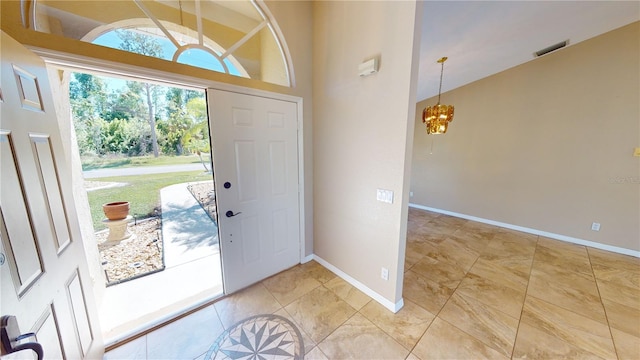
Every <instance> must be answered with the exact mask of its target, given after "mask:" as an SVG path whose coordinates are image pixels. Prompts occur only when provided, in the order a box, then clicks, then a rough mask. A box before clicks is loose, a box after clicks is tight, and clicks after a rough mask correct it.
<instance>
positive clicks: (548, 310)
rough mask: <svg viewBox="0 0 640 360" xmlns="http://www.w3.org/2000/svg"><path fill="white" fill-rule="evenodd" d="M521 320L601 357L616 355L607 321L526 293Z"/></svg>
mask: <svg viewBox="0 0 640 360" xmlns="http://www.w3.org/2000/svg"><path fill="white" fill-rule="evenodd" d="M521 323H523V324H527V325H529V326H532V327H534V328H536V329H538V330H541V331H543V332H545V333H546V334H548V335H550V336H552V337H555V338H558V339H560V340H562V341H564V342H567V343H569V344H571V345H573V346H575V347H576V348H579V349H582V350H584V351H588V352H590V353H592V354H594V355H597V356H600V357H602V358H606V359H608V358H615V351H614V348H613V341H612V339H611V333H610V331H609V327H608V326H607V325H606V324H603V323H600V322H597V321H595V320H592V319H589V318H587V317H584V316H582V315H578V314H576V313H574V312H572V311H569V310H566V309H563V308H561V307H558V306H556V305H553V304H549V303H547V302H546V301H542V300H540V299H537V298H535V297H532V296H528V295H527V299H526V300H525V305H524V309H523V312H522V319H521Z"/></svg>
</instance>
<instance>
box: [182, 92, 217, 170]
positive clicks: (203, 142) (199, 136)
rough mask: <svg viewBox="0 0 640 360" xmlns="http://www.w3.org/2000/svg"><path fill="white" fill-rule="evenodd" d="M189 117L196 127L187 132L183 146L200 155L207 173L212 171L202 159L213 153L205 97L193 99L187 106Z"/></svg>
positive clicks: (183, 139) (183, 138)
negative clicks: (205, 154)
mask: <svg viewBox="0 0 640 360" xmlns="http://www.w3.org/2000/svg"><path fill="white" fill-rule="evenodd" d="M186 112H187V114H188V116H189V117H190V118H191V119H192V120H193V122H194V125H193V126H192V127H191V128H189V129H188V130H187V131H185V133H184V135H183V137H182V146H183V147H184V148H185V149H186V150H188V151H191V152H194V153H196V154H198V157H199V158H200V162H201V163H202V166H204V169H205V171H211V170H210V169H209V167H207V164H206V163H205V162H204V159H203V157H202V154H203V153H209V152H211V143H210V142H209V122H208V121H207V104H206V102H205V100H204V97H202V96H200V97H199V98H192V99H191V100H189V102H188V103H187V106H186Z"/></svg>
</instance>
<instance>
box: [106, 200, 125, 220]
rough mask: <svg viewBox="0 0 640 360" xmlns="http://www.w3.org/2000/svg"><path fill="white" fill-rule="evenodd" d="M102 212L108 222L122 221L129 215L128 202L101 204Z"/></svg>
mask: <svg viewBox="0 0 640 360" xmlns="http://www.w3.org/2000/svg"><path fill="white" fill-rule="evenodd" d="M102 211H104V215H105V216H106V217H107V219H109V220H122V219H124V218H126V217H127V215H129V202H128V201H116V202H110V203H107V204H103V205H102Z"/></svg>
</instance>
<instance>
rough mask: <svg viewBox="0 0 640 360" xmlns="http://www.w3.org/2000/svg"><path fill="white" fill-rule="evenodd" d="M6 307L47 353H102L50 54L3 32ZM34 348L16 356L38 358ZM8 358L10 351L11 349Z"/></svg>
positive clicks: (1, 248) (1, 309) (2, 303)
mask: <svg viewBox="0 0 640 360" xmlns="http://www.w3.org/2000/svg"><path fill="white" fill-rule="evenodd" d="M1 35H2V37H1V43H2V55H1V58H2V60H1V66H2V69H1V71H2V82H1V83H0V98H1V100H0V108H1V114H2V115H1V116H2V117H1V122H0V157H1V159H0V167H1V169H0V171H1V176H2V178H1V186H0V240H1V241H0V252H1V255H0V260H4V261H0V263H1V264H2V265H0V277H1V278H0V283H1V290H2V294H1V295H0V297H1V299H0V314H1V315H13V316H15V317H16V320H17V325H18V327H19V330H20V332H21V333H28V332H33V333H35V338H27V339H25V340H24V342H33V341H36V340H37V342H39V343H41V344H42V346H43V348H44V357H45V359H64V358H66V359H83V358H92V359H97V358H102V353H103V352H104V347H103V343H102V338H101V333H100V327H99V324H98V316H97V314H98V313H97V309H96V306H95V301H94V299H93V293H92V290H91V281H92V280H91V278H90V277H89V270H88V267H87V263H86V259H85V255H84V248H83V244H82V239H81V236H80V229H79V226H78V222H77V217H76V210H75V206H74V202H73V197H72V192H71V178H70V175H69V173H70V172H69V171H68V168H67V164H66V159H65V153H64V149H63V147H62V144H61V139H60V132H59V127H58V122H57V117H56V113H55V109H54V104H53V99H52V96H51V92H50V88H49V81H48V78H47V71H46V68H45V65H44V62H43V61H42V60H41V59H40V58H39V57H38V56H36V55H35V54H33V53H31V52H30V51H29V50H27V49H26V48H25V47H23V46H22V45H20V44H19V43H18V42H16V41H15V40H13V39H12V38H10V37H9V36H7V35H6V34H5V33H4V32H2V34H1ZM32 356H33V354H32V353H31V352H30V350H24V351H20V352H15V353H13V354H10V355H9V356H6V358H7V359H9V358H21V359H24V358H32ZM3 359H5V357H4V356H3Z"/></svg>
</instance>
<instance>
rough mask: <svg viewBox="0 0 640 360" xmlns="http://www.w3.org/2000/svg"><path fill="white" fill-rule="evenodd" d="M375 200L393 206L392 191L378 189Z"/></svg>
mask: <svg viewBox="0 0 640 360" xmlns="http://www.w3.org/2000/svg"><path fill="white" fill-rule="evenodd" d="M376 200H378V201H381V202H384V203H389V204H393V191H392V190H385V189H378V191H377V193H376Z"/></svg>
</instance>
